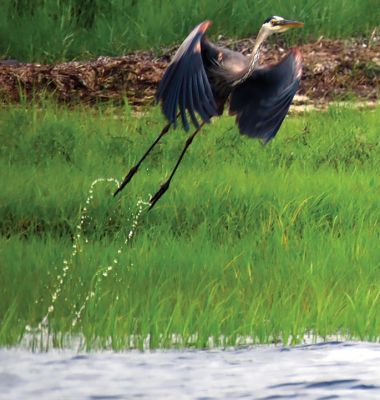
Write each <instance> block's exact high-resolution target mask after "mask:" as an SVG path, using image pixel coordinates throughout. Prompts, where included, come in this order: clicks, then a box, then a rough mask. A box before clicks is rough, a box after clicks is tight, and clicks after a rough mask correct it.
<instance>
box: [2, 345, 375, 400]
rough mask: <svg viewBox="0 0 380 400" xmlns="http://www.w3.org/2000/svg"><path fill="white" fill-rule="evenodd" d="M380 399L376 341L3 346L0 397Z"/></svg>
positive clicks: (53, 398)
mask: <svg viewBox="0 0 380 400" xmlns="http://www.w3.org/2000/svg"><path fill="white" fill-rule="evenodd" d="M243 398H244V399H267V400H269V399H302V400H304V399H320V400H322V399H324V400H327V399H360V400H363V399H380V344H376V343H365V342H359V343H354V342H351V343H350V342H330V343H323V344H316V345H305V346H297V347H293V348H284V347H279V346H278V347H275V346H258V347H249V348H242V349H234V350H224V351H223V350H210V351H200V350H184V351H178V350H167V351H163V350H160V351H146V352H139V351H128V352H122V353H114V352H111V351H102V352H93V353H76V352H74V351H71V350H61V351H59V350H52V351H49V352H47V353H32V352H29V351H28V350H25V349H1V350H0V399H4V400H5V399H6V400H12V399H17V400H19V399H28V400H33V399H49V400H55V399H59V400H62V399H91V400H101V399H104V400H106V399H108V400H111V399H112V400H118V399H203V400H206V399H207V400H211V399H243Z"/></svg>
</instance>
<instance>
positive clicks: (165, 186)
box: [149, 181, 170, 210]
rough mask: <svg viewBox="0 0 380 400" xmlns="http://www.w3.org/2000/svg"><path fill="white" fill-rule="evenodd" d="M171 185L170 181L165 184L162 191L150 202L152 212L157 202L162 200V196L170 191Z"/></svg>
mask: <svg viewBox="0 0 380 400" xmlns="http://www.w3.org/2000/svg"><path fill="white" fill-rule="evenodd" d="M169 184H170V182H169V181H166V182H165V183H163V184H162V185H161V187H160V189H159V190H158V191H157V192H156V193H155V194H154V195H153V196H152V198H151V199H150V200H149V203H150V207H149V210H151V209H152V208H153V207H154V205H155V204H156V203H157V201H158V200H160V198H161V196H162V195H163V194H164V193H165V192H166V191H167V190H168V189H169Z"/></svg>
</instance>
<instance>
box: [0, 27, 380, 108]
mask: <svg viewBox="0 0 380 400" xmlns="http://www.w3.org/2000/svg"><path fill="white" fill-rule="evenodd" d="M252 43H253V40H250V39H244V40H239V41H235V42H232V41H226V40H221V41H220V44H221V45H224V46H227V47H230V48H233V49H236V50H239V51H241V52H243V53H245V54H248V53H249V51H250V49H252ZM300 49H301V51H302V54H303V57H304V73H303V79H302V85H301V89H300V92H299V95H301V96H299V97H298V99H301V100H302V102H304V103H319V102H325V101H330V100H347V99H350V98H352V97H354V98H357V99H360V100H375V101H376V100H378V99H380V40H379V38H376V37H375V34H373V35H372V38H371V39H370V40H369V41H354V40H350V41H340V40H334V41H333V40H320V41H318V42H316V43H310V44H306V45H303V46H301V47H300ZM175 50H176V48H175V47H173V48H172V49H167V50H165V51H164V52H163V53H164V54H163V55H161V56H159V57H155V56H154V54H153V53H152V52H149V51H139V52H134V53H131V54H128V55H126V56H123V57H115V58H111V57H99V58H98V59H97V60H94V61H89V62H67V63H62V64H55V65H41V64H23V63H18V62H16V61H12V60H8V61H0V100H1V102H3V103H4V102H17V101H20V99H22V98H32V97H33V96H34V97H38V96H40V95H41V94H42V95H46V94H47V93H49V94H50V93H51V94H53V96H55V97H56V98H57V99H58V100H60V101H64V102H78V101H83V102H87V103H94V102H98V101H99V100H111V101H122V99H123V98H124V96H125V95H126V96H127V97H128V101H129V102H130V104H132V105H134V106H141V105H147V104H152V103H153V101H154V93H155V90H156V87H157V84H158V82H159V81H160V79H161V76H162V74H163V71H164V70H165V68H166V66H167V65H168V62H169V60H170V58H171V56H172V55H173V53H174V51H175ZM286 51H287V49H285V48H284V47H282V46H281V45H268V46H267V47H266V48H265V49H264V51H263V55H262V62H263V63H268V62H269V63H270V62H274V61H276V60H277V59H279V58H280V57H281V56H283V55H284V54H285V53H286Z"/></svg>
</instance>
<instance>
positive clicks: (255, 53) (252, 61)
mask: <svg viewBox="0 0 380 400" xmlns="http://www.w3.org/2000/svg"><path fill="white" fill-rule="evenodd" d="M268 36H270V32H269V31H268V30H267V29H265V28H264V27H262V28H261V29H260V31H259V33H258V35H257V38H256V41H255V46H254V48H253V50H252V54H251V56H250V58H249V63H248V67H247V69H246V71H245V72H244V75H243V76H242V77H241V78H240V79H239V82H237V83H242V82H244V81H245V80H246V79H248V78H249V77H250V76H251V74H252V72H253V71H254V70H255V69H256V68H257V66H258V63H259V57H260V50H261V46H262V45H263V43H264V42H265V40H266V39H267V38H268Z"/></svg>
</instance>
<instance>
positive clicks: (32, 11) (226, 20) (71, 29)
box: [0, 0, 380, 62]
mask: <svg viewBox="0 0 380 400" xmlns="http://www.w3.org/2000/svg"><path fill="white" fill-rule="evenodd" d="M271 15H283V16H284V17H287V18H293V19H298V20H302V21H304V22H305V28H304V29H302V30H297V31H295V32H293V33H292V34H291V33H289V34H286V35H284V36H282V37H283V38H284V40H287V41H290V42H292V43H294V42H296V41H301V40H303V41H305V40H311V39H318V38H319V37H320V36H324V37H329V38H343V37H351V36H365V37H369V35H370V34H371V32H372V31H373V29H374V28H375V27H376V26H377V27H378V26H379V19H380V11H379V4H378V0H360V1H356V2H355V1H347V0H319V1H317V0H312V1H311V0H310V1H304V0H291V1H283V0H269V1H264V0H256V1H249V0H226V1H223V3H221V2H220V1H217V0H200V1H192V2H188V1H184V0H172V1H152V0H139V1H136V0H97V1H96V0H65V1H61V0H55V1H54V0H50V1H47V0H17V1H14V0H3V1H2V2H1V4H0V39H1V40H0V55H1V56H3V57H4V56H6V57H11V58H16V59H20V60H21V61H39V62H42V61H48V62H51V61H57V60H71V59H83V58H92V57H95V56H99V55H121V54H123V53H126V52H128V51H131V50H133V49H141V48H154V49H158V48H160V47H161V46H163V45H170V44H172V43H178V42H180V41H182V40H183V39H184V37H185V36H186V35H187V34H188V32H189V31H190V30H191V29H192V27H193V26H195V25H196V24H198V23H199V22H201V21H202V20H205V19H211V20H213V21H214V27H213V30H212V31H211V34H212V36H213V38H216V37H218V35H220V34H222V35H224V36H228V37H234V38H237V37H254V36H255V35H256V34H257V31H258V29H259V27H260V26H261V24H262V23H263V21H264V20H265V19H266V18H267V17H268V16H271ZM16 26H17V29H15V27H16Z"/></svg>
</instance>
